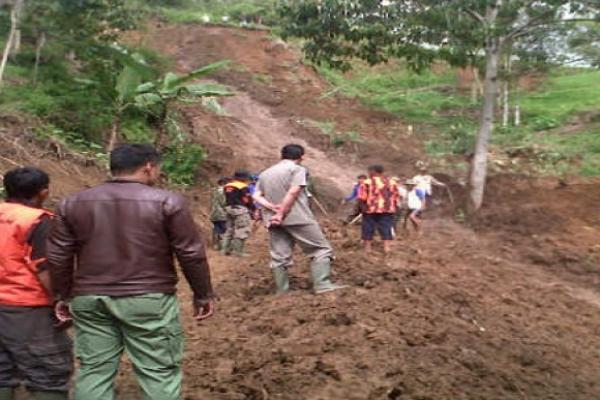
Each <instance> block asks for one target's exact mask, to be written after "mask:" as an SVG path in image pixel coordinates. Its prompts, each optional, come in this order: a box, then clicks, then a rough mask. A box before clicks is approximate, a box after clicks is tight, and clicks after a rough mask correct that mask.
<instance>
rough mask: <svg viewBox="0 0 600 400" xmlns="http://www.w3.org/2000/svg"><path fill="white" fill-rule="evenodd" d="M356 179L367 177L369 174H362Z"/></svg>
mask: <svg viewBox="0 0 600 400" xmlns="http://www.w3.org/2000/svg"><path fill="white" fill-rule="evenodd" d="M356 179H367V176H366V175H365V174H360V175H359V176H357V177H356Z"/></svg>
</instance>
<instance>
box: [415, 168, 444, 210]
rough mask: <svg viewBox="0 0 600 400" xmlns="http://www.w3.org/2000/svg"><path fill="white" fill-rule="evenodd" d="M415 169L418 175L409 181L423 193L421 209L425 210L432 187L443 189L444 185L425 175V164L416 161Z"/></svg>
mask: <svg viewBox="0 0 600 400" xmlns="http://www.w3.org/2000/svg"><path fill="white" fill-rule="evenodd" d="M416 167H417V169H418V170H419V174H417V175H415V176H414V177H413V178H412V179H411V181H412V182H413V184H414V186H415V188H417V189H419V190H420V191H422V192H423V193H425V197H424V198H423V200H422V203H423V205H422V207H423V209H425V208H426V207H427V198H429V197H431V196H432V194H433V186H434V185H435V186H444V187H445V186H446V184H445V183H443V182H440V181H438V180H437V179H435V178H434V177H433V176H431V175H429V174H427V164H426V163H425V162H423V161H417V163H416Z"/></svg>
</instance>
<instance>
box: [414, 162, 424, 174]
mask: <svg viewBox="0 0 600 400" xmlns="http://www.w3.org/2000/svg"><path fill="white" fill-rule="evenodd" d="M415 168H416V169H417V171H419V172H427V163H426V162H425V161H423V160H419V161H417V162H416V163H415Z"/></svg>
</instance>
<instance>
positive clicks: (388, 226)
mask: <svg viewBox="0 0 600 400" xmlns="http://www.w3.org/2000/svg"><path fill="white" fill-rule="evenodd" d="M375 231H377V232H379V235H380V236H381V239H382V240H393V239H394V214H389V213H385V214H363V221H362V239H363V240H373V236H374V235H375Z"/></svg>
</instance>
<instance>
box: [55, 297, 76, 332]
mask: <svg viewBox="0 0 600 400" xmlns="http://www.w3.org/2000/svg"><path fill="white" fill-rule="evenodd" d="M54 316H55V317H56V319H57V321H58V322H57V323H56V325H55V326H56V327H57V328H68V327H69V326H70V325H71V323H72V322H73V316H72V315H71V309H70V308H69V303H67V302H66V301H63V300H60V301H57V302H56V304H55V305H54Z"/></svg>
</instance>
